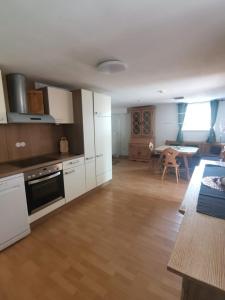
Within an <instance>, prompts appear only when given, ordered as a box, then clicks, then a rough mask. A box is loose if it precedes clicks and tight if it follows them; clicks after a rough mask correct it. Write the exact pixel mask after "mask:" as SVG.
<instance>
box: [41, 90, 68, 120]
mask: <svg viewBox="0 0 225 300" xmlns="http://www.w3.org/2000/svg"><path fill="white" fill-rule="evenodd" d="M45 92H46V93H44V96H45V110H46V112H47V113H49V114H50V115H51V116H52V117H53V118H54V119H55V122H56V123H58V124H71V123H73V122H74V116H73V96H72V92H70V91H67V90H64V89H60V88H56V87H46V88H45ZM46 94H47V95H46Z"/></svg>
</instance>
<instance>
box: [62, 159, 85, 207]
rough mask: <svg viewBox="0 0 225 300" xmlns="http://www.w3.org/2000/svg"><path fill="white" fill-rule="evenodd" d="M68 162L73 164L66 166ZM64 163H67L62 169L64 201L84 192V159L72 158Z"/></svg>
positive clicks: (68, 200)
mask: <svg viewBox="0 0 225 300" xmlns="http://www.w3.org/2000/svg"><path fill="white" fill-rule="evenodd" d="M77 161H78V163H76V162H77ZM70 163H72V165H74V166H73V167H70V168H68V165H70ZM65 164H66V165H67V168H66V169H65V168H64V169H63V176H64V189H65V199H66V202H70V201H72V200H74V199H76V198H77V197H79V196H81V195H82V194H84V193H85V166H84V160H81V159H78V160H76V159H74V160H72V161H68V162H65Z"/></svg>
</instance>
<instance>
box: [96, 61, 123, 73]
mask: <svg viewBox="0 0 225 300" xmlns="http://www.w3.org/2000/svg"><path fill="white" fill-rule="evenodd" d="M96 68H97V69H98V71H100V72H103V73H107V74H113V73H118V72H123V71H125V70H126V69H127V65H126V64H125V63H124V62H122V61H120V60H118V59H108V60H104V61H101V62H99V63H98V64H97V65H96Z"/></svg>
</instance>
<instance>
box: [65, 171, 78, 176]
mask: <svg viewBox="0 0 225 300" xmlns="http://www.w3.org/2000/svg"><path fill="white" fill-rule="evenodd" d="M75 172H76V171H75V170H72V171H69V172H65V175H69V174H72V173H75Z"/></svg>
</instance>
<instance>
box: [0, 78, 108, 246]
mask: <svg viewBox="0 0 225 300" xmlns="http://www.w3.org/2000/svg"><path fill="white" fill-rule="evenodd" d="M0 79H1V80H0V116H1V118H0V123H1V125H0V139H1V148H0V163H1V164H0V198H1V202H0V210H1V213H2V217H1V218H0V228H1V230H0V250H3V249H5V248H6V247H8V246H10V245H12V244H13V243H15V242H16V241H18V240H20V239H21V238H23V237H25V236H27V235H28V234H29V233H30V232H31V229H30V224H32V223H33V222H35V221H37V220H39V219H40V218H41V217H43V216H45V215H47V214H49V213H51V212H53V211H54V210H56V209H58V208H60V207H62V206H63V205H65V204H67V203H69V202H71V201H72V200H74V199H77V198H78V197H81V196H83V195H84V194H85V193H87V192H90V191H92V190H94V189H96V188H97V187H99V186H101V185H102V184H105V183H106V182H108V181H110V180H111V179H112V154H111V151H112V150H111V98H110V97H109V96H106V95H103V94H100V93H96V92H92V91H89V90H84V89H80V90H75V91H72V92H71V91H69V90H65V89H62V88H59V87H54V86H47V85H44V84H40V83H33V86H32V89H29V90H28V88H27V86H28V85H29V86H30V82H29V81H28V80H27V79H26V77H25V76H24V75H22V74H9V75H7V76H6V78H5V76H3V74H1V78H0ZM27 82H29V84H27ZM35 86H36V87H37V88H36V89H35V88H34V87H35ZM65 137H66V138H65ZM60 139H61V142H62V143H61V146H62V145H63V143H64V150H63V147H61V152H63V153H60V151H59V149H60V146H59V141H60ZM65 142H66V143H65ZM67 142H68V144H67ZM68 145H69V146H68ZM68 147H69V151H67V150H68V149H67V148H68Z"/></svg>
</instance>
